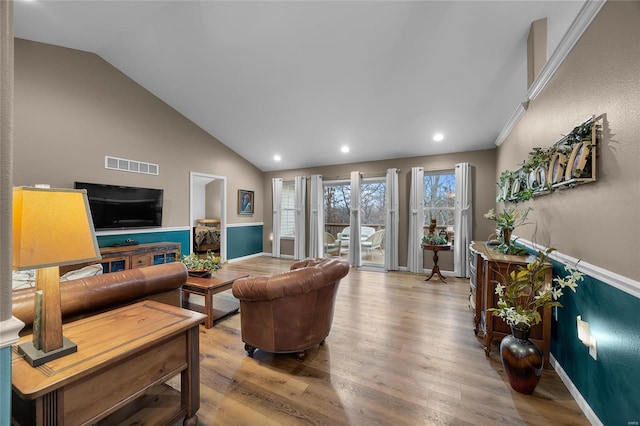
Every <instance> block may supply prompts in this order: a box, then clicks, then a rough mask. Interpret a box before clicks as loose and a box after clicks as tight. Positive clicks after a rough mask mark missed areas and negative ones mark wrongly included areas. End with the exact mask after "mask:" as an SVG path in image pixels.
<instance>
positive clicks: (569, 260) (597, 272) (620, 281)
mask: <svg viewBox="0 0 640 426" xmlns="http://www.w3.org/2000/svg"><path fill="white" fill-rule="evenodd" d="M516 240H517V242H518V243H520V244H522V245H523V246H525V247H527V248H530V249H532V250H545V249H546V248H547V247H544V246H541V245H539V244H535V243H533V242H531V241H528V240H525V239H524V238H516ZM549 257H550V258H551V259H553V260H556V261H558V262H560V263H564V264H565V265H569V266H571V267H573V268H575V269H577V270H579V271H580V272H583V273H585V274H587V275H589V276H590V277H592V278H595V279H597V280H599V281H602V282H603V283H605V284H609V285H610V286H612V287H615V288H617V289H618V290H622V291H624V292H625V293H628V294H630V295H632V296H635V297H637V298H639V299H640V282H639V281H635V280H632V279H631V278H627V277H623V276H622V275H619V274H616V273H615V272H612V271H608V270H606V269H604V268H601V267H599V266H596V265H592V264H590V263H588V262H585V261H583V260H580V259H576V258H575V257H571V256H569V255H567V254H564V253H561V252H559V251H554V252H552V253H551V255H550V256H549Z"/></svg>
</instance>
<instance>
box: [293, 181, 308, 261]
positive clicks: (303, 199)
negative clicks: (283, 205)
mask: <svg viewBox="0 0 640 426" xmlns="http://www.w3.org/2000/svg"><path fill="white" fill-rule="evenodd" d="M294 188H295V197H296V206H295V209H296V214H295V217H294V227H295V231H294V232H295V240H294V241H293V258H294V259H295V260H300V259H304V258H305V256H306V246H307V241H306V238H305V234H306V229H305V226H304V225H305V219H306V213H307V209H306V204H307V178H306V177H304V176H296V177H295V182H294Z"/></svg>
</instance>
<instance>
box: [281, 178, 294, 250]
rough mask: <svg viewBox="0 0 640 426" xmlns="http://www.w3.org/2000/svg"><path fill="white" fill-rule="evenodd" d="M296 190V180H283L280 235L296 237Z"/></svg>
mask: <svg viewBox="0 0 640 426" xmlns="http://www.w3.org/2000/svg"><path fill="white" fill-rule="evenodd" d="M295 215H296V191H295V183H294V181H290V182H282V203H281V204H280V236H281V237H295V235H296V232H295Z"/></svg>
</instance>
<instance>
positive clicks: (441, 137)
mask: <svg viewBox="0 0 640 426" xmlns="http://www.w3.org/2000/svg"><path fill="white" fill-rule="evenodd" d="M433 140H434V141H436V142H440V141H441V140H444V135H443V134H442V133H436V134H435V135H433Z"/></svg>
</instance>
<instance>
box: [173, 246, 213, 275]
mask: <svg viewBox="0 0 640 426" xmlns="http://www.w3.org/2000/svg"><path fill="white" fill-rule="evenodd" d="M182 263H184V266H186V267H187V270H189V274H191V275H198V276H207V275H211V272H214V271H217V270H218V269H220V268H221V267H222V259H221V258H220V256H216V255H215V254H214V253H213V252H212V251H211V250H207V254H206V255H205V256H203V257H200V256H199V255H198V254H196V253H191V254H189V255H186V256H182Z"/></svg>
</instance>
